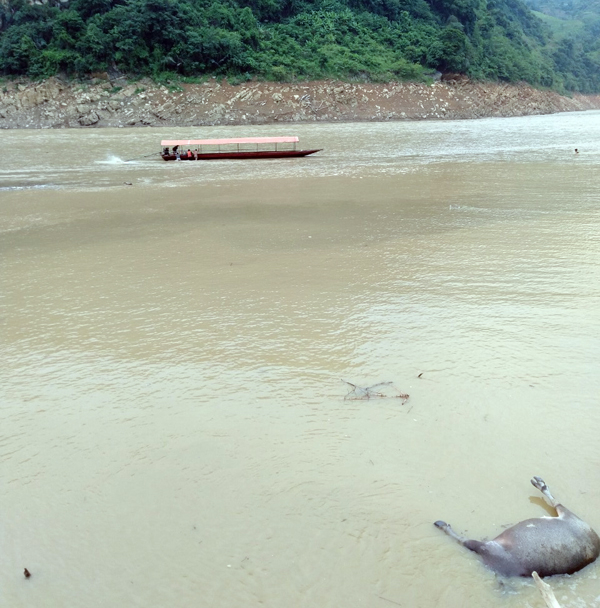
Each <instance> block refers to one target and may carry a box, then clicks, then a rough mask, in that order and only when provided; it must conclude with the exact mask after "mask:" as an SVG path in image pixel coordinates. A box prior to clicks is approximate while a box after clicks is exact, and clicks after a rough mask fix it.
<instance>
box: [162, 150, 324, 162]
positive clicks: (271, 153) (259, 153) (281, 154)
mask: <svg viewBox="0 0 600 608" xmlns="http://www.w3.org/2000/svg"><path fill="white" fill-rule="evenodd" d="M321 149H322V148H319V149H317V150H254V151H248V152H237V151H235V152H234V151H227V152H202V153H200V154H198V155H197V157H194V156H192V157H190V158H188V156H187V153H186V154H181V155H180V157H179V158H180V160H218V159H226V158H231V159H238V160H240V159H246V158H298V157H299V156H308V155H309V154H314V153H315V152H320V151H321ZM161 156H162V158H163V160H177V157H176V156H175V154H161Z"/></svg>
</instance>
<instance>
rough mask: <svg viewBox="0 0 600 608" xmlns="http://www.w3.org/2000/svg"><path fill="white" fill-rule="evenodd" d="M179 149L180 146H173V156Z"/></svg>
mask: <svg viewBox="0 0 600 608" xmlns="http://www.w3.org/2000/svg"><path fill="white" fill-rule="evenodd" d="M177 148H179V146H178V145H177V146H173V154H177Z"/></svg>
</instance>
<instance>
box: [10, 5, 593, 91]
mask: <svg viewBox="0 0 600 608" xmlns="http://www.w3.org/2000/svg"><path fill="white" fill-rule="evenodd" d="M571 1H572V2H575V1H577V0H571ZM54 2H56V4H52V2H49V3H46V4H31V3H30V2H29V1H28V0H0V72H1V73H3V74H4V75H17V74H19V75H20V74H24V75H28V76H30V77H33V78H44V77H48V76H51V75H53V74H56V73H57V72H62V73H64V74H67V75H72V76H82V75H86V74H90V73H93V72H99V71H106V70H108V71H116V70H119V71H121V72H123V73H126V74H128V75H132V76H151V77H153V78H155V79H157V80H165V79H168V78H172V77H174V76H177V77H180V78H197V77H204V76H207V75H216V76H226V77H228V78H230V79H232V80H234V81H236V80H237V81H238V82H239V81H240V80H243V79H250V78H258V79H270V80H282V81H284V80H299V79H315V78H325V77H334V78H342V79H357V80H365V81H369V80H371V81H382V80H397V79H414V80H419V79H422V78H424V77H425V76H426V75H427V73H432V72H433V71H434V70H440V71H442V72H461V73H465V74H468V75H469V76H472V77H474V78H479V79H493V80H497V79H499V80H504V81H509V82H515V81H520V80H526V81H528V82H530V83H532V84H534V85H539V86H547V87H553V88H556V89H562V88H567V89H570V90H579V91H585V92H590V91H597V90H600V57H599V56H598V53H597V52H587V51H586V50H585V49H584V47H582V45H581V44H578V43H574V42H573V41H572V39H570V38H564V39H563V40H560V41H557V40H556V39H555V38H554V37H553V35H552V32H551V30H550V28H549V27H548V26H547V25H545V24H544V23H543V22H542V20H540V19H539V18H537V17H536V16H535V15H534V14H533V13H532V12H531V11H530V10H529V9H528V8H527V7H526V6H525V4H523V3H522V2H521V0H70V2H64V1H63V3H60V2H57V0H54ZM596 36H597V39H600V36H598V35H597V34H596Z"/></svg>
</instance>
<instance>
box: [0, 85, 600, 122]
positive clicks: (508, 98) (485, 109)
mask: <svg viewBox="0 0 600 608" xmlns="http://www.w3.org/2000/svg"><path fill="white" fill-rule="evenodd" d="M596 108H600V95H577V94H576V95H573V96H572V97H565V96H562V95H559V94H558V93H555V92H553V91H540V90H538V89H534V88H532V87H530V86H529V85H527V84H516V85H509V84H501V83H480V82H473V81H470V80H468V79H467V78H464V77H458V76H457V77H446V78H444V79H443V80H441V81H438V82H434V83H432V84H423V83H409V82H392V83H386V84H365V83H347V82H338V81H315V82H304V83H294V84H289V83H271V82H248V83H244V84H240V85H236V86H234V85H230V84H228V83H226V82H218V81H217V80H215V79H211V80H208V81H207V82H204V83H202V84H185V85H182V86H181V87H170V88H167V87H165V86H160V85H157V84H155V83H153V82H152V81H150V80H141V81H139V82H135V83H128V82H127V81H124V80H123V79H120V81H117V82H114V81H113V82H111V81H110V80H108V78H94V79H93V80H91V81H89V82H75V83H73V82H64V81H62V80H60V79H58V78H50V79H48V80H46V81H43V82H30V81H24V80H23V81H13V82H4V84H3V85H2V89H1V92H0V128H4V129H11V128H13V129H14V128H17V129H18V128H21V129H23V128H25V129H27V128H28V129H39V128H67V127H71V128H72V127H88V128H89V127H134V126H137V127H140V126H153V127H158V126H207V125H240V124H249V125H253V124H272V123H279V122H286V123H287V122H290V123H292V122H320V121H323V122H334V121H340V122H345V121H386V120H426V119H437V120H440V119H469V118H483V117H492V116H525V115H531V114H551V113H554V112H569V111H577V110H590V109H596Z"/></svg>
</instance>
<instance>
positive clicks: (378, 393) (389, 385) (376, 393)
mask: <svg viewBox="0 0 600 608" xmlns="http://www.w3.org/2000/svg"><path fill="white" fill-rule="evenodd" d="M342 382H344V383H345V384H347V385H348V386H350V387H351V388H350V390H349V391H348V394H347V395H346V396H345V397H344V400H347V401H364V400H366V399H402V404H403V405H404V404H405V403H406V402H407V401H408V397H409V395H407V394H406V393H402V392H400V391H399V390H398V389H397V388H396V387H395V386H394V383H393V382H379V383H378V384H373V385H372V386H366V387H364V388H363V387H362V386H358V385H357V384H352V382H348V381H347V380H344V379H343V378H342Z"/></svg>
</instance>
